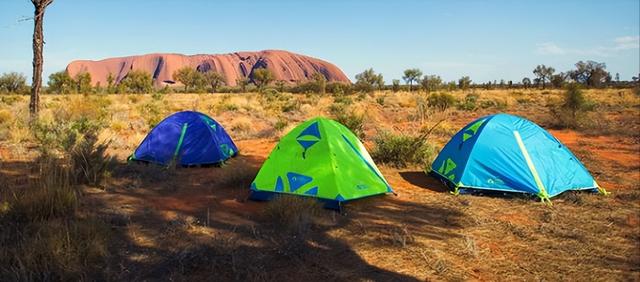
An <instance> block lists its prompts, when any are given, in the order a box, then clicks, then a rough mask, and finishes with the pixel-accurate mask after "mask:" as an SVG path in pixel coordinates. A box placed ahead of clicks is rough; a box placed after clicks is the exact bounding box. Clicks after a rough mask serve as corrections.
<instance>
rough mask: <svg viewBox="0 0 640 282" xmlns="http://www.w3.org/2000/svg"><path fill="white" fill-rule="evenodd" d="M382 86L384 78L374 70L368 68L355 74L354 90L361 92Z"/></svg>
mask: <svg viewBox="0 0 640 282" xmlns="http://www.w3.org/2000/svg"><path fill="white" fill-rule="evenodd" d="M383 86H384V78H383V77H382V74H376V72H375V71H374V70H373V69H372V68H370V69H368V70H365V71H363V72H361V73H359V74H356V85H355V87H356V90H358V91H361V92H367V93H368V92H373V91H374V90H376V89H380V88H382V87H383Z"/></svg>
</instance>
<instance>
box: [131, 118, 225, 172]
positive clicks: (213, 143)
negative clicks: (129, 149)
mask: <svg viewBox="0 0 640 282" xmlns="http://www.w3.org/2000/svg"><path fill="white" fill-rule="evenodd" d="M237 153H238V148H237V147H236V145H235V144H234V143H233V141H232V140H231V137H229V135H228V134H227V132H226V131H225V130H224V128H222V126H221V125H220V124H219V123H218V122H216V121H215V120H213V119H212V118H210V117H209V116H207V115H205V114H203V113H199V112H192V111H184V112H178V113H175V114H173V115H170V116H169V117H167V118H165V119H164V120H162V121H161V122H160V123H159V124H158V125H156V126H155V127H154V128H153V129H152V130H151V132H149V134H148V135H147V137H145V139H144V140H143V141H142V143H141V144H140V146H138V148H137V149H136V150H135V151H134V153H133V155H131V156H130V157H129V160H134V161H143V162H149V163H156V164H160V165H168V164H170V163H171V162H172V161H176V162H177V164H178V165H182V166H191V165H207V164H217V163H220V162H223V161H225V160H227V159H229V158H230V157H233V156H235V155H236V154H237Z"/></svg>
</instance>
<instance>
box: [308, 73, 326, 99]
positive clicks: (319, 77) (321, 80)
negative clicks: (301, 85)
mask: <svg viewBox="0 0 640 282" xmlns="http://www.w3.org/2000/svg"><path fill="white" fill-rule="evenodd" d="M311 78H312V79H313V82H314V84H315V85H316V87H317V90H318V93H320V94H324V93H326V91H327V79H326V78H325V77H324V75H323V74H321V73H319V72H316V73H314V74H313V75H312V76H311Z"/></svg>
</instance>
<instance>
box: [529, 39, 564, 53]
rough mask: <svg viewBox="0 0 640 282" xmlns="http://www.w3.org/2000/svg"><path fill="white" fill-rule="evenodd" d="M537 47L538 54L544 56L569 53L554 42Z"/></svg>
mask: <svg viewBox="0 0 640 282" xmlns="http://www.w3.org/2000/svg"><path fill="white" fill-rule="evenodd" d="M536 45H537V46H538V49H537V51H538V53H539V54H542V55H562V54H566V53H567V51H566V50H565V49H563V48H561V47H560V46H558V45H556V44H555V43H553V42H545V43H540V44H536Z"/></svg>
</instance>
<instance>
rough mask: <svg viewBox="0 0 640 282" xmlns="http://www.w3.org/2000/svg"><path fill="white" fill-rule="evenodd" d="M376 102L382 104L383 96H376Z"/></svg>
mask: <svg viewBox="0 0 640 282" xmlns="http://www.w3.org/2000/svg"><path fill="white" fill-rule="evenodd" d="M376 103H378V105H380V106H384V96H381V97H378V98H376Z"/></svg>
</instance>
